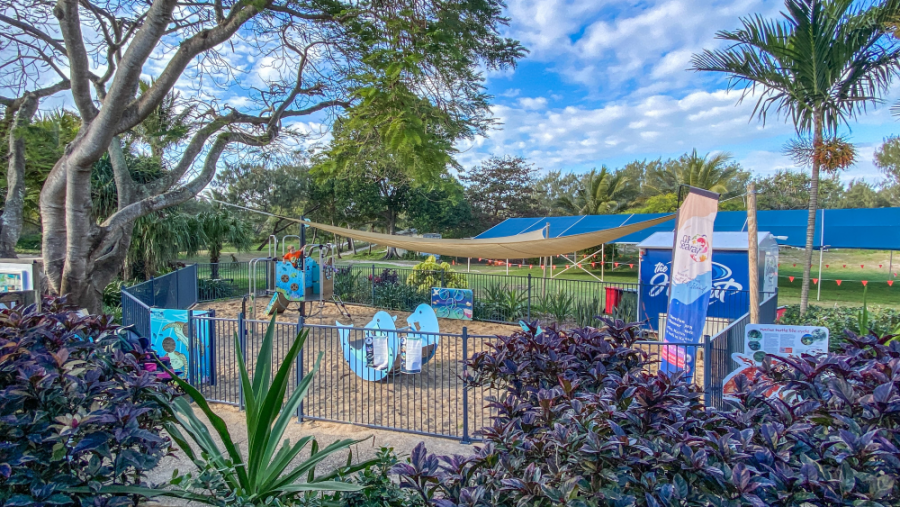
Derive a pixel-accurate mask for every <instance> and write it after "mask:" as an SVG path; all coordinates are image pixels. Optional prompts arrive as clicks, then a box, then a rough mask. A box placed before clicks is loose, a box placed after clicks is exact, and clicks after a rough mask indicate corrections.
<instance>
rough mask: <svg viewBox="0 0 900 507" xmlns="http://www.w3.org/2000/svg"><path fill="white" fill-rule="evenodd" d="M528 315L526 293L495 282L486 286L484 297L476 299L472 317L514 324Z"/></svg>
mask: <svg viewBox="0 0 900 507" xmlns="http://www.w3.org/2000/svg"><path fill="white" fill-rule="evenodd" d="M527 313H528V293H527V292H526V291H524V290H517V289H511V288H510V287H509V286H508V285H506V284H503V283H500V282H497V283H493V284H491V285H488V286H487V287H486V288H485V290H484V297H482V298H476V300H475V311H474V315H473V317H474V318H475V319H477V320H502V321H505V322H515V321H516V320H519V319H521V318H525V317H526V315H527Z"/></svg>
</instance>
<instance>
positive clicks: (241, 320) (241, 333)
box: [235, 312, 247, 410]
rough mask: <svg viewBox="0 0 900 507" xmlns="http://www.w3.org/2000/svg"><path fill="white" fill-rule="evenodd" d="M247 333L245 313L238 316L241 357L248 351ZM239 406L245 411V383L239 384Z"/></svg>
mask: <svg viewBox="0 0 900 507" xmlns="http://www.w3.org/2000/svg"><path fill="white" fill-rule="evenodd" d="M246 333H247V323H246V322H244V312H241V313H239V314H238V342H239V345H240V348H241V355H243V354H244V352H245V351H246V350H247V347H246V346H245V345H246V339H245V338H246V337H245V334H246ZM235 360H237V358H235ZM238 406H239V407H240V409H241V410H244V383H243V382H238Z"/></svg>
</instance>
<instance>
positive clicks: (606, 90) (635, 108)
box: [459, 0, 900, 180]
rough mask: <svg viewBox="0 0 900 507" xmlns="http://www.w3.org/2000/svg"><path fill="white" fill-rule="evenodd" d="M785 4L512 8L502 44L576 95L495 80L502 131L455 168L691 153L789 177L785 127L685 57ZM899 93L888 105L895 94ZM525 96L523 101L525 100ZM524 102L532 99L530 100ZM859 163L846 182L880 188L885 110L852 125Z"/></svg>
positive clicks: (561, 2)
mask: <svg viewBox="0 0 900 507" xmlns="http://www.w3.org/2000/svg"><path fill="white" fill-rule="evenodd" d="M783 5H784V4H783V2H782V1H781V0H777V1H771V0H770V1H766V0H630V1H623V0H510V1H509V8H508V15H509V17H510V18H511V23H510V28H509V33H508V35H509V36H511V37H515V38H517V39H519V40H520V41H522V43H523V44H524V45H525V46H526V47H528V49H529V50H530V51H531V52H530V54H529V56H528V57H527V59H528V61H529V62H531V63H537V64H539V65H541V66H543V67H544V68H545V71H546V72H549V73H553V74H555V76H556V77H558V78H559V81H561V82H563V83H565V84H566V85H567V86H568V87H569V88H571V89H574V90H576V91H574V92H571V91H570V92H569V93H564V94H558V93H557V90H553V91H552V92H551V91H550V90H547V92H546V93H540V92H535V87H534V86H533V85H532V86H528V83H525V82H523V81H520V79H521V80H525V79H527V78H526V77H520V76H519V74H521V72H520V71H517V73H513V74H512V75H511V76H509V75H506V76H497V77H494V76H491V81H490V85H491V90H492V92H494V93H495V97H496V105H495V106H494V114H495V115H496V117H497V118H498V119H499V120H500V121H501V122H502V124H503V125H502V127H501V128H500V129H498V130H496V131H493V132H492V133H491V135H490V137H489V138H487V139H477V140H475V141H474V142H466V143H462V144H461V145H460V146H459V148H460V149H461V151H462V154H461V155H460V157H459V158H460V161H461V162H462V163H463V165H464V166H471V165H474V164H477V163H478V162H480V161H481V160H483V159H484V158H486V157H488V156H490V155H521V156H524V157H526V158H528V159H529V160H530V161H532V162H534V163H535V164H536V165H538V166H539V167H542V168H544V169H548V170H549V169H554V170H555V169H562V170H574V171H578V172H580V171H583V170H586V169H589V168H591V167H595V166H600V165H602V164H607V165H611V166H613V167H615V166H617V165H621V164H622V163H624V162H627V161H628V160H634V159H656V158H659V157H663V158H667V157H670V156H677V155H678V154H680V153H684V152H687V151H690V150H691V149H693V148H697V149H698V150H699V151H701V152H711V151H727V152H730V153H732V154H733V155H734V156H735V159H736V160H738V161H740V162H741V163H742V164H743V165H744V166H745V167H746V168H748V169H750V170H751V171H754V172H756V173H760V174H767V173H771V172H774V171H775V170H778V169H785V168H792V167H793V164H792V162H791V161H790V160H789V159H788V158H787V157H785V156H784V155H783V154H782V147H783V146H784V144H785V142H786V141H787V140H788V139H790V137H791V136H792V135H793V133H794V131H793V126H792V125H790V124H788V123H787V122H785V121H784V119H783V118H776V117H774V116H770V117H769V119H768V121H767V123H766V125H765V126H763V125H762V123H761V122H759V121H758V120H757V119H755V118H752V117H751V115H752V111H753V106H754V104H755V101H754V100H753V99H752V98H747V99H746V100H745V101H743V102H740V101H739V98H740V96H741V92H740V91H732V92H728V91H726V90H725V88H726V85H727V83H726V82H725V80H724V79H722V78H721V77H717V76H714V75H709V74H705V73H704V74H698V73H695V72H692V71H688V70H686V69H687V68H689V67H690V59H691V55H693V54H694V53H696V52H699V51H701V50H702V49H704V48H715V47H717V45H718V44H719V42H718V41H717V40H715V33H716V32H717V31H719V30H722V29H734V28H736V27H738V26H739V24H740V21H739V18H741V17H743V16H748V15H751V14H754V13H760V14H762V15H764V16H766V17H776V16H778V15H779V14H778V13H779V11H780V10H781V9H782V8H783ZM897 88H900V87H895V90H893V93H892V94H891V97H894V96H897V95H900V94H898V93H897ZM524 90H529V91H528V92H526V91H524ZM529 95H530V96H529ZM850 127H851V131H850V134H851V141H853V142H855V143H857V145H858V151H859V155H860V157H859V159H860V161H859V163H858V164H857V166H856V167H854V168H852V169H851V170H850V171H849V172H848V173H847V174H846V176H845V177H846V178H854V177H865V178H867V179H870V180H875V179H877V178H878V171H877V169H875V168H874V166H873V165H872V153H873V152H874V150H875V148H876V147H877V145H878V144H879V143H880V142H881V140H882V139H883V138H884V137H886V136H887V135H890V134H891V133H893V132H900V128H898V125H897V123H896V120H895V119H894V118H892V117H891V116H890V114H889V113H888V111H887V108H886V107H880V108H876V109H870V111H868V113H867V114H866V115H865V116H862V117H860V118H859V119H858V122H854V124H852V125H851V126H850Z"/></svg>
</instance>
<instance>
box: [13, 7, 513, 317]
mask: <svg viewBox="0 0 900 507" xmlns="http://www.w3.org/2000/svg"><path fill="white" fill-rule="evenodd" d="M502 8H503V4H502V2H501V1H499V0H484V1H479V2H468V1H462V0H451V1H436V0H425V1H418V0H417V1H413V0H387V1H379V2H370V1H354V0H327V1H322V0H254V1H247V0H210V1H209V2H182V1H178V0H152V1H149V0H113V1H111V2H94V1H92V0H57V1H56V2H49V1H45V0H10V1H8V2H5V10H4V12H3V13H2V17H0V31H2V32H3V33H4V34H7V33H11V34H12V35H11V37H14V38H15V40H17V41H19V42H21V43H23V44H27V43H33V44H34V45H39V47H40V48H41V49H42V53H43V54H44V55H45V56H46V59H47V60H48V61H49V62H50V63H47V65H48V66H50V67H53V68H55V69H62V70H61V71H60V72H61V73H63V74H64V75H65V77H66V79H67V85H66V86H68V87H69V88H70V92H69V93H70V95H71V102H72V103H73V104H74V106H75V107H76V109H77V110H78V114H79V116H80V117H81V121H82V125H81V128H80V130H79V132H78V135H77V137H76V138H75V140H74V141H73V142H72V143H70V145H69V146H68V148H67V150H66V153H65V155H64V156H63V157H62V158H60V159H59V161H58V162H57V163H56V165H55V166H54V168H53V170H52V171H51V173H50V175H49V177H48V178H47V181H46V183H45V184H44V187H43V190H42V193H41V201H40V204H41V215H42V225H43V258H44V270H45V272H46V274H47V279H48V281H49V285H50V288H51V289H52V290H53V291H54V292H57V293H66V294H69V295H70V298H71V301H73V302H75V303H77V304H79V305H82V306H84V307H86V308H88V309H90V310H92V311H96V310H99V309H100V301H101V292H102V290H103V288H104V287H105V286H106V284H108V283H109V282H110V281H111V280H112V279H113V278H114V276H115V275H116V273H117V272H118V271H119V269H120V267H121V265H122V260H123V259H124V257H125V255H126V252H127V250H128V246H129V244H130V243H131V235H132V228H133V224H134V222H135V220H137V219H138V218H140V217H143V216H146V215H148V214H150V213H153V212H155V211H159V210H162V209H165V208H168V207H171V206H174V205H177V204H179V203H182V202H185V201H187V200H188V199H190V198H192V197H193V196H195V195H197V194H198V193H199V192H200V191H202V190H203V189H204V188H205V187H206V186H207V184H208V183H209V182H210V181H211V180H212V178H213V176H214V175H215V173H216V168H217V167H218V163H219V160H220V159H221V158H222V157H223V155H224V156H225V157H234V158H240V157H248V156H251V155H254V154H269V153H271V152H272V150H277V149H290V148H293V147H296V146H297V143H298V142H300V141H302V139H300V138H301V137H302V135H303V133H304V132H308V131H309V130H310V129H309V128H308V127H307V126H306V125H303V124H301V123H300V122H301V120H303V119H304V118H309V119H311V120H316V123H323V122H322V121H321V119H322V115H328V114H330V115H331V116H332V117H338V116H343V117H346V118H349V119H350V120H353V119H359V121H362V122H365V123H366V124H367V125H369V126H370V132H369V133H370V134H371V135H377V136H382V137H383V138H384V141H385V143H386V144H387V145H389V146H391V147H392V148H393V149H395V150H396V152H397V153H398V156H401V157H402V160H405V161H407V162H411V163H407V164H405V165H406V166H409V167H415V166H416V165H415V163H413V162H415V159H416V158H417V157H420V156H428V157H430V159H436V158H439V157H437V156H435V155H434V153H430V154H429V153H428V149H439V148H441V147H444V146H446V145H447V143H448V142H449V143H451V144H452V142H453V141H454V140H456V139H459V138H467V137H473V136H475V135H478V134H484V133H485V132H486V130H487V128H488V127H489V126H490V124H491V119H490V117H489V109H488V102H487V97H486V95H485V94H484V91H483V79H482V76H481V75H480V74H479V71H478V69H479V68H488V69H493V68H502V67H506V66H509V65H514V63H515V61H516V60H517V59H518V58H519V57H521V56H522V54H523V53H524V50H523V48H522V47H521V46H520V45H519V43H518V42H517V41H514V40H510V39H506V38H504V37H502V36H500V34H499V29H500V28H501V26H502V25H503V24H504V23H505V22H506V19H505V18H503V17H502ZM8 37H9V36H8ZM34 41H37V42H34ZM144 75H146V76H149V77H151V80H150V81H149V82H147V83H145V85H144V86H141V78H142V77H146V76H144ZM176 90H177V91H178V92H179V101H181V103H180V104H179V105H178V106H177V107H178V108H180V109H182V110H184V109H188V108H190V109H191V113H190V116H189V118H184V119H183V120H184V121H186V122H189V123H190V124H191V127H190V129H189V131H188V132H186V134H185V137H184V138H183V139H182V140H181V142H180V143H178V144H177V146H174V147H172V148H170V149H169V150H168V152H167V153H166V154H165V156H166V157H167V160H165V161H164V162H165V163H163V174H162V175H161V177H159V178H157V179H154V180H153V181H149V182H145V183H139V182H136V181H134V180H133V179H132V178H131V176H130V173H129V171H128V167H127V161H126V160H125V156H124V154H123V149H122V143H123V141H122V139H124V138H125V137H126V136H128V135H129V133H130V132H132V131H134V129H136V128H139V126H140V125H141V124H142V123H143V122H144V121H145V120H147V118H148V117H149V116H150V115H151V114H153V112H154V111H156V110H158V108H159V106H160V105H161V104H162V103H163V101H164V99H165V98H166V96H167V95H169V94H170V93H171V92H173V91H176ZM421 102H426V103H428V104H430V105H432V106H433V107H435V108H437V109H438V110H440V111H442V112H443V113H444V114H443V115H440V116H438V115H430V116H428V117H426V118H425V119H420V118H418V117H417V116H416V114H415V111H416V108H417V107H418V105H419V104H420V103H421ZM317 113H318V115H316V114H317ZM432 121H443V122H445V123H446V125H445V126H444V127H443V128H437V127H435V126H433V125H429V124H427V122H432ZM434 135H439V136H441V135H442V136H444V139H443V141H444V142H443V143H437V142H432V141H433V139H432V140H429V138H428V136H434ZM420 146H421V149H420ZM105 153H109V156H110V160H111V163H112V166H113V170H114V174H115V183H116V193H117V206H116V210H115V212H114V213H112V214H111V215H110V216H108V217H106V218H104V219H103V220H102V221H98V220H97V219H96V218H95V217H94V216H93V215H92V213H91V199H90V196H91V168H92V166H93V164H94V163H95V162H96V161H97V160H99V159H100V157H102V156H103V155H104V154H105Z"/></svg>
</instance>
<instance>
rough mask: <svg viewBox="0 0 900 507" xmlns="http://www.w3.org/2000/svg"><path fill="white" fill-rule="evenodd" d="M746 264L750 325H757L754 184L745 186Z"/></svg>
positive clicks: (757, 257)
mask: <svg viewBox="0 0 900 507" xmlns="http://www.w3.org/2000/svg"><path fill="white" fill-rule="evenodd" d="M747 264H748V268H749V278H750V323H751V324H759V233H758V232H757V227H756V184H755V183H753V182H752V181H751V182H750V184H749V185H747Z"/></svg>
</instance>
